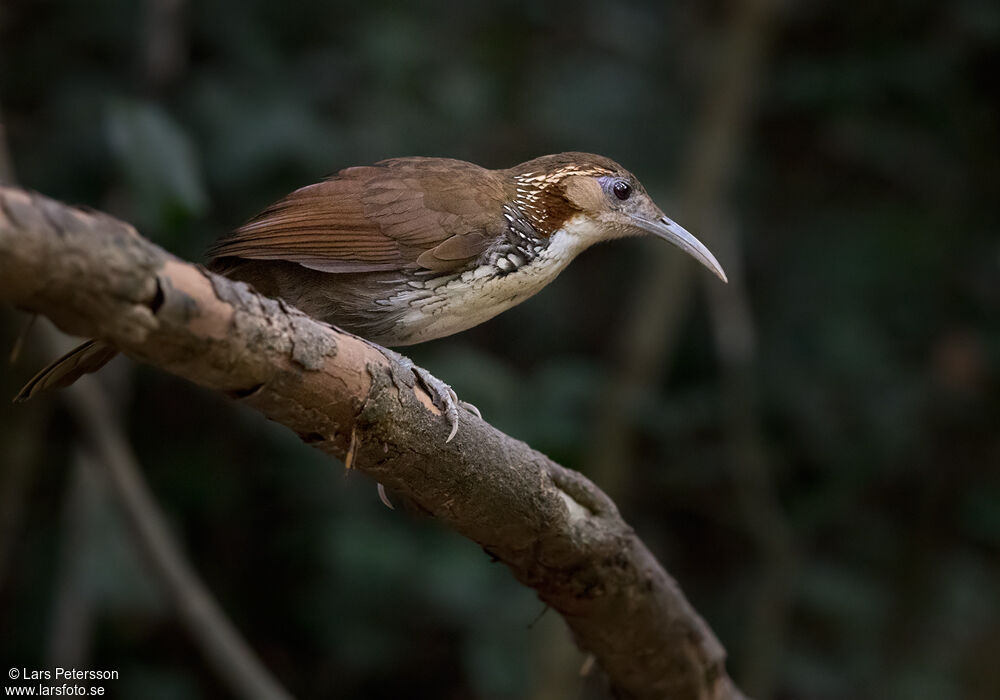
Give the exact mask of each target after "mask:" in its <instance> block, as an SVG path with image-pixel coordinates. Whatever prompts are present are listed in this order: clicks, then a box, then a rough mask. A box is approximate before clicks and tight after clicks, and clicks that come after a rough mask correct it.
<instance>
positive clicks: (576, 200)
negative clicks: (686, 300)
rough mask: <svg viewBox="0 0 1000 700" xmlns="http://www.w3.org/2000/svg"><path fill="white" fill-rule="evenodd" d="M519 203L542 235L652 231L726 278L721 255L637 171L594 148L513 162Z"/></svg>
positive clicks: (585, 238)
mask: <svg viewBox="0 0 1000 700" xmlns="http://www.w3.org/2000/svg"><path fill="white" fill-rule="evenodd" d="M508 172H509V174H510V175H511V177H512V182H513V189H514V191H513V198H514V203H515V205H516V206H517V207H518V208H519V209H520V210H521V211H522V212H523V213H524V214H525V216H527V217H528V218H529V219H531V220H532V223H533V224H534V225H535V228H536V229H537V230H538V231H539V233H541V234H542V235H546V236H548V235H552V234H553V233H554V232H555V231H557V230H563V231H565V232H566V233H567V234H569V235H574V236H578V237H580V238H581V239H582V242H583V243H584V244H585V245H589V244H592V243H597V242H599V241H606V240H610V239H613V238H622V237H625V236H638V235H644V234H652V235H654V236H657V237H658V238H662V239H663V240H665V241H668V242H670V243H673V244H674V245H675V246H677V247H678V248H680V249H681V250H683V251H684V252H686V253H688V254H689V255H690V256H691V257H693V258H694V259H695V260H697V261H698V262H700V263H701V264H702V265H704V266H705V267H707V268H708V269H709V270H711V271H712V272H713V273H715V275H716V276H717V277H718V278H719V279H721V280H722V281H723V282H726V281H728V280H727V279H726V273H725V272H724V271H723V269H722V266H721V265H720V264H719V261H718V260H716V259H715V256H714V255H712V253H711V252H710V251H709V250H708V248H706V247H705V246H704V244H702V242H701V241H699V240H698V239H697V238H695V237H694V236H693V235H692V234H690V233H689V232H688V231H687V230H685V229H684V228H683V227H682V226H680V225H679V224H677V223H675V222H674V221H673V220H672V219H670V218H668V217H667V215H666V214H664V213H663V211H662V210H661V209H660V208H659V207H658V206H656V204H654V203H653V200H652V199H651V198H650V196H649V195H648V194H647V193H646V190H645V188H644V187H643V186H642V184H641V183H640V182H639V180H638V179H636V177H635V175H633V174H632V173H630V172H629V171H627V170H626V169H625V168H623V167H622V166H620V165H618V164H617V163H615V162H614V161H613V160H610V159H609V158H604V157H603V156H597V155H593V154H591V153H559V154H556V155H550V156H542V157H541V158H535V159H534V160H529V161H527V162H525V163H521V164H520V165H518V166H515V167H514V168H511V169H510V170H509V171H508Z"/></svg>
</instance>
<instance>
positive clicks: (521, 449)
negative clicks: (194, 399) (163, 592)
mask: <svg viewBox="0 0 1000 700" xmlns="http://www.w3.org/2000/svg"><path fill="white" fill-rule="evenodd" d="M0 301H3V302H7V303H11V304H14V305H16V306H19V307H21V308H24V309H26V310H30V311H34V312H37V313H40V314H44V315H46V316H48V317H49V318H50V319H52V320H53V321H54V322H55V323H56V324H57V325H58V326H59V327H60V328H62V329H63V330H64V331H66V332H68V333H72V334H76V335H84V336H90V337H96V338H100V339H102V340H104V341H106V342H108V343H109V344H111V345H113V346H115V347H117V348H119V349H120V350H121V351H123V352H125V353H127V354H128V355H130V356H131V357H133V358H135V359H137V360H139V361H142V362H147V363H149V364H152V365H155V366H157V367H160V368H162V369H164V370H166V371H169V372H172V373H174V374H177V375H179V376H182V377H185V378H187V379H189V380H191V381H193V382H195V383H197V384H200V385H202V386H205V387H208V388H210V389H214V390H218V391H222V392H225V393H227V394H228V395H229V396H231V397H232V398H233V399H234V400H237V401H240V402H243V403H245V404H248V405H250V406H252V407H254V408H256V409H257V410H259V411H260V412H261V413H263V414H264V415H265V416H267V417H268V418H270V419H271V420H274V421H277V422H279V423H281V424H283V425H285V426H287V427H288V428H290V429H291V430H293V431H295V432H296V433H297V434H298V435H299V436H300V437H301V438H302V439H303V441H305V442H306V443H308V444H310V445H312V446H314V447H317V448H319V449H321V450H323V451H324V452H327V453H329V454H331V455H334V456H336V457H338V458H344V457H345V453H346V452H347V450H348V448H349V446H350V444H351V443H352V442H353V443H354V446H355V450H354V455H353V460H352V465H353V467H354V468H357V469H359V470H361V471H364V472H366V473H368V474H370V475H371V476H373V477H374V478H376V479H378V480H379V481H380V482H382V483H383V484H385V485H386V486H388V487H389V488H390V489H392V490H394V491H397V492H399V493H401V494H403V495H404V496H405V497H407V498H409V499H411V500H412V501H413V502H415V503H416V504H417V505H418V506H420V507H421V508H423V509H424V510H426V511H427V512H428V513H430V514H431V515H432V516H433V517H436V518H438V519H439V520H441V521H443V522H445V523H447V524H448V525H449V526H450V527H452V528H453V529H454V530H456V531H457V532H459V533H461V534H463V535H465V536H466V537H469V538H470V539H472V540H474V541H476V542H477V543H479V544H480V545H482V546H483V548H484V549H485V550H486V551H488V552H489V553H490V554H492V555H493V556H495V557H496V558H497V559H499V560H500V561H502V562H504V563H505V564H506V565H507V566H508V567H510V569H511V571H512V572H513V573H514V575H515V577H516V578H517V579H518V580H519V581H521V582H522V583H524V584H525V585H528V586H531V587H532V588H534V589H535V590H536V591H537V592H538V596H539V597H540V598H541V600H543V601H544V602H545V603H547V604H548V605H549V606H551V607H552V608H553V609H554V610H556V611H558V612H559V613H560V614H561V615H562V616H563V617H564V618H565V620H566V622H567V623H568V625H569V627H570V628H571V630H572V631H573V634H574V636H575V639H576V641H577V643H578V644H579V646H580V647H581V648H582V649H584V650H587V651H589V652H591V653H593V654H594V656H595V657H596V659H597V661H598V663H599V664H600V665H601V666H602V668H603V669H604V671H605V672H606V673H607V675H608V677H609V679H610V681H611V685H612V687H613V690H614V692H615V694H616V696H617V697H621V698H667V697H669V698H678V699H681V698H685V699H686V698H713V699H714V698H738V697H741V695H740V693H739V691H738V690H737V689H736V688H735V686H734V685H733V684H732V682H731V681H730V679H729V677H728V675H727V674H726V670H725V665H724V661H725V651H724V649H723V648H722V646H721V645H720V644H719V642H718V640H717V639H716V638H715V636H714V635H713V634H712V632H711V630H710V629H709V628H708V626H707V625H706V624H705V622H704V621H703V620H702V619H701V618H700V617H699V616H698V614H697V612H696V611H695V610H694V609H693V608H692V607H691V605H690V604H689V603H688V602H687V600H686V599H685V598H684V596H683V594H682V592H681V590H680V589H679V587H678V586H677V584H676V583H675V582H674V580H673V579H672V578H671V577H670V576H669V575H668V574H667V573H666V572H665V571H664V570H663V568H662V567H661V566H660V565H659V563H658V562H657V561H656V559H655V558H654V557H653V556H652V554H650V552H649V550H648V549H647V548H646V547H645V545H643V543H642V542H641V541H640V540H639V538H638V537H637V536H636V535H635V533H634V532H633V531H632V529H631V528H630V527H629V526H628V525H627V524H626V523H625V522H624V521H623V520H622V519H621V517H620V515H619V514H618V511H617V508H616V507H615V504H614V503H613V502H612V501H611V500H610V499H609V498H608V497H607V496H605V495H604V494H603V493H602V492H601V491H600V490H599V489H597V487H595V486H594V485H593V484H592V483H591V482H590V481H588V480H587V479H586V478H584V477H583V476H581V475H580V474H578V473H576V472H573V471H571V470H568V469H565V468H563V467H561V466H559V465H558V464H555V463H554V462H552V461H551V460H549V459H548V458H546V457H545V456H544V455H542V454H540V453H538V452H535V451H534V450H532V449H531V448H530V447H528V446H527V445H525V444H524V443H523V442H520V441H518V440H515V439H513V438H511V437H509V436H507V435H505V434H503V433H501V432H500V431H498V430H496V429H495V428H493V427H491V426H490V425H489V424H487V423H485V422H483V421H481V420H479V419H477V418H475V417H474V416H472V415H471V414H469V413H465V412H463V413H462V415H461V427H460V429H459V432H458V435H457V436H456V437H455V439H454V440H452V441H451V442H450V443H446V442H445V438H446V437H447V435H448V425H447V422H446V420H445V419H444V417H443V416H441V415H440V412H439V411H438V410H437V409H436V408H434V406H433V404H432V402H431V401H430V399H429V397H428V396H427V395H426V393H424V391H423V390H422V389H421V387H420V385H419V384H415V383H414V380H413V377H412V374H411V373H410V372H408V371H407V370H406V369H404V368H403V367H402V366H400V365H399V363H397V362H396V361H394V360H393V359H391V357H390V356H388V355H386V354H384V353H383V352H382V351H380V350H379V349H378V348H377V347H375V346H372V345H371V344H369V343H367V342H365V341H362V340H361V339H359V338H356V337H354V336H351V335H349V334H346V333H342V332H340V331H338V330H336V329H334V328H331V327H329V326H327V325H325V324H323V323H320V322H318V321H316V320H314V319H312V318H310V317H308V316H306V315H304V314H302V313H301V312H299V311H298V310H296V309H294V308H291V307H289V306H288V305H286V304H284V303H283V302H281V301H279V300H274V299H268V298H266V297H262V296H260V295H258V294H256V293H255V292H254V291H253V290H252V289H250V288H249V287H247V286H246V285H244V284H242V283H238V282H233V281H231V280H228V279H226V278H223V277H219V276H217V275H213V274H211V273H209V272H208V271H207V270H205V269H204V268H201V267H199V266H196V265H193V264H190V263H186V262H184V261H181V260H179V259H177V258H176V257H174V256H172V255H170V254H169V253H167V252H165V251H163V250H162V249H160V248H158V247H157V246H155V245H153V244H152V243H150V242H149V241H147V240H145V239H144V238H142V237H141V236H139V235H138V233H136V231H135V230H134V229H133V228H132V227H131V226H129V225H128V224H125V223H123V222H121V221H118V220H116V219H114V218H112V217H110V216H107V215H105V214H100V213H95V212H89V211H83V210H80V209H75V208H71V207H68V206H66V205H64V204H61V203H59V202H55V201H53V200H51V199H47V198H45V197H43V196H41V195H38V194H29V193H27V192H24V191H22V190H18V189H15V188H0ZM352 438H353V439H352Z"/></svg>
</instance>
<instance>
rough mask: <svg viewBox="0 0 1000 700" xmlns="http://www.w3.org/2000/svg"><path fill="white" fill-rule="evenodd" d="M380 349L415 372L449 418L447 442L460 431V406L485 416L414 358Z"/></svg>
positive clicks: (415, 375)
mask: <svg viewBox="0 0 1000 700" xmlns="http://www.w3.org/2000/svg"><path fill="white" fill-rule="evenodd" d="M380 349H381V351H382V353H383V354H385V355H386V357H388V358H390V359H392V360H395V361H396V362H398V363H399V364H400V365H401V366H402V367H403V368H404V369H407V370H409V371H410V372H411V373H413V376H414V377H416V378H417V380H418V381H419V382H420V383H421V384H422V385H423V387H424V389H426V390H427V393H428V395H429V396H430V397H431V401H433V402H434V405H435V406H437V407H438V408H439V409H441V411H442V413H444V415H445V418H447V419H448V425H450V426H451V432H450V433H448V438H447V439H446V440H445V442H451V440H452V438H454V437H455V435H456V433H458V409H459V407H461V408H464V409H465V410H467V411H469V412H470V413H472V414H475V416H476V417H478V418H482V417H483V416H482V414H481V413H480V412H479V409H478V408H476V407H475V406H473V405H472V404H471V403H468V402H466V401H462V400H461V399H459V398H458V395H457V394H456V393H455V390H454V389H452V388H451V387H450V386H448V385H447V384H445V383H444V382H442V381H441V380H440V379H438V378H437V377H435V376H434V375H433V374H431V373H430V372H428V371H427V370H426V369H424V368H423V367H418V366H417V365H415V364H414V363H413V360H411V359H410V358H408V357H406V356H404V355H400V354H399V353H397V352H393V351H392V350H386V349H385V348H380ZM390 353H391V354H390Z"/></svg>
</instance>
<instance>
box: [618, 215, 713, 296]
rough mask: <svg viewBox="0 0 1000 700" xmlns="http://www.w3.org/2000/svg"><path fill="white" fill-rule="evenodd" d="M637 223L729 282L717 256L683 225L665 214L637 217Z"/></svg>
mask: <svg viewBox="0 0 1000 700" xmlns="http://www.w3.org/2000/svg"><path fill="white" fill-rule="evenodd" d="M636 224H637V225H638V226H639V227H640V228H642V229H643V230H644V231H648V232H649V233H651V234H653V235H654V236H658V237H660V238H662V239H663V240H665V241H669V242H670V243H673V244H674V245H675V246H677V247H678V248H680V249H681V250H683V251H684V252H685V253H687V254H688V255H690V256H691V257H692V258H694V259H695V260H697V261H698V262H700V263H701V264H702V265H704V266H705V267H707V268H708V269H709V270H711V271H712V272H714V273H715V276H716V277H718V278H719V279H720V280H722V281H723V282H729V279H728V278H727V277H726V273H725V271H724V270H723V269H722V265H720V264H719V261H718V260H716V259H715V256H714V255H712V253H711V251H709V249H708V248H706V247H705V245H704V244H703V243H702V242H701V241H699V240H698V239H697V238H695V237H694V236H692V235H691V234H690V233H689V232H688V231H687V229H685V228H684V227H683V226H681V225H679V224H677V223H675V222H674V221H672V220H671V219H668V218H667V217H665V216H664V217H663V218H661V219H660V220H658V221H649V220H647V219H637V220H636Z"/></svg>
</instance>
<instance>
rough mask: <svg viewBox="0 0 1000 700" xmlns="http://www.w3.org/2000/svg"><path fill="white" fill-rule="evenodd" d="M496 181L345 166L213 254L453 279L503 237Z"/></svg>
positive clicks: (433, 163)
mask: <svg viewBox="0 0 1000 700" xmlns="http://www.w3.org/2000/svg"><path fill="white" fill-rule="evenodd" d="M504 196H505V195H504V190H503V185H502V180H501V179H500V178H499V176H497V175H496V174H495V173H493V172H492V171H489V170H486V169H484V168H480V167H479V166H476V165H472V164H471V163H465V162H462V161H456V160H447V159H442V158H399V159H394V160H388V161H382V162H380V163H377V164H376V165H374V166H369V167H359V168H348V169H346V170H342V171H341V172H339V173H337V175H335V176H333V177H332V178H330V179H329V180H325V181H324V182H320V183H317V184H315V185H309V186H308V187H303V188H302V189H299V190H296V191H295V192H292V193H291V194H290V195H288V196H287V197H285V198H284V199H282V200H280V201H278V202H276V203H275V204H273V205H271V206H270V207H269V208H268V209H266V210H265V211H263V212H262V213H261V214H259V215H258V216H256V217H255V218H254V219H252V220H251V221H250V222H248V223H247V224H246V225H244V226H242V227H241V228H239V229H238V230H237V231H236V232H235V233H233V235H232V236H230V237H228V238H226V239H224V240H222V241H220V242H219V243H218V244H217V245H216V246H215V247H214V248H213V249H212V250H211V251H210V252H211V254H212V255H213V256H214V257H239V258H248V259H253V260H287V261H290V262H296V263H298V264H300V265H303V266H305V267H309V268H312V269H315V270H320V271H322V272H375V271H383V270H395V269H401V268H408V269H420V268H423V269H427V270H435V271H440V272H450V271H457V270H459V269H461V268H462V267H464V266H466V265H467V264H468V263H469V262H470V261H471V260H473V259H475V258H476V257H478V256H479V255H480V254H482V252H483V251H485V250H486V248H487V247H488V246H489V243H490V242H491V241H492V240H494V239H495V237H496V236H497V235H499V234H500V233H501V231H500V229H499V227H500V226H502V223H503V221H504V220H503V217H502V215H501V212H500V206H501V204H500V203H501V202H502V201H503V197H504Z"/></svg>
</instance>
